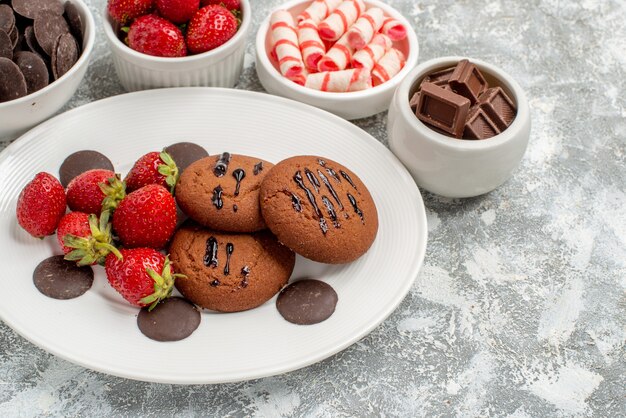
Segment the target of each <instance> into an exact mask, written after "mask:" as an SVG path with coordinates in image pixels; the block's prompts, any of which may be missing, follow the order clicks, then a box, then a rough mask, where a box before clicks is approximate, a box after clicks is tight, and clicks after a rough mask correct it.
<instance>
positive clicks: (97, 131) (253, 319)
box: [0, 88, 427, 384]
mask: <svg viewBox="0 0 626 418" xmlns="http://www.w3.org/2000/svg"><path fill="white" fill-rule="evenodd" d="M179 141H191V142H195V143H198V144H201V145H203V146H204V147H205V148H206V149H207V151H208V152H209V153H210V154H216V153H220V152H223V151H229V152H234V153H240V154H248V155H254V156H258V157H260V158H264V159H266V160H269V161H273V162H278V161H280V160H281V159H283V158H286V157H290V156H293V155H298V154H315V155H320V156H324V157H328V158H330V159H334V160H336V161H338V162H341V163H343V164H344V165H346V166H347V167H349V168H350V169H351V170H353V171H354V172H355V173H357V174H358V175H359V176H360V177H361V179H362V180H363V182H364V183H365V184H366V185H367V186H368V188H369V190H370V192H371V194H372V196H373V197H374V200H375V202H376V205H377V207H378V212H379V217H380V226H379V231H378V236H377V238H376V241H375V242H374V244H373V246H372V248H371V249H370V250H369V252H368V253H367V254H366V255H364V256H363V257H361V258H360V259H359V260H357V261H355V262H353V263H351V264H346V265H340V266H331V265H324V264H318V263H313V262H311V261H308V260H305V259H303V258H300V257H299V258H298V260H297V264H296V270H295V271H294V274H293V276H292V279H297V278H301V277H305V276H309V277H317V278H320V279H322V280H324V281H326V282H328V283H329V284H331V285H332V286H333V287H334V288H335V290H336V291H337V294H338V295H339V303H338V304H337V309H336V311H335V313H334V314H333V315H332V316H331V317H330V318H329V319H328V320H326V321H325V322H322V323H320V324H317V325H311V326H298V325H293V324H291V323H289V322H287V321H285V320H284V319H283V318H282V317H281V316H280V314H279V313H278V311H277V310H276V307H275V299H272V300H271V301H269V302H267V303H265V304H264V305H262V306H261V307H259V308H257V309H253V310H251V311H247V312H239V313H234V314H218V313H211V312H204V313H203V314H202V323H201V324H200V326H199V328H198V329H197V330H196V332H194V333H193V335H191V337H189V338H187V339H185V340H183V341H179V342H174V343H160V342H155V341H152V340H150V339H148V338H146V337H145V336H144V335H143V334H141V332H139V329H138V328H137V325H136V318H135V316H136V314H137V310H136V309H135V308H133V307H132V306H130V305H128V304H127V303H126V302H125V301H124V300H123V299H122V298H121V297H120V296H119V295H118V294H117V293H116V292H115V291H114V290H112V289H111V288H110V287H109V285H108V283H107V280H106V277H105V275H104V272H103V269H102V268H101V267H96V268H95V269H94V270H95V272H96V277H95V280H94V285H93V287H92V289H91V290H90V291H88V292H87V293H86V294H84V295H83V296H81V297H79V298H77V299H73V300H67V301H59V300H54V299H50V298H47V297H45V296H43V295H42V294H40V293H39V292H38V291H37V289H36V288H35V287H34V285H33V282H32V274H33V270H34V269H35V267H36V266H37V264H38V263H39V262H40V261H41V260H43V259H44V258H46V257H49V256H50V255H53V254H58V253H59V249H58V248H57V243H56V237H55V236H52V237H48V238H46V239H45V240H37V239H34V238H32V237H30V236H29V235H28V234H27V233H26V232H24V231H23V230H22V229H21V228H20V227H19V225H18V224H17V220H16V217H15V205H16V201H17V197H18V195H19V192H20V190H21V189H22V188H23V187H24V185H25V184H26V183H27V182H29V181H30V180H31V179H32V178H33V176H34V175H35V174H36V173H37V172H39V171H48V172H50V173H52V174H54V175H57V174H58V168H59V166H60V165H61V163H62V162H63V160H64V159H65V157H66V156H67V155H69V154H70V153H72V152H75V151H79V150H82V149H95V150H98V151H100V152H102V153H104V154H105V155H107V156H108V157H109V158H110V159H111V161H113V164H114V165H115V167H116V170H117V171H118V172H122V173H126V172H127V171H128V170H129V169H130V167H131V166H132V164H133V162H134V161H135V160H136V159H137V158H139V157H140V156H141V155H143V154H144V153H147V152H149V151H154V150H160V149H162V148H163V147H165V146H167V145H169V144H172V143H175V142H179ZM0 172H1V173H3V181H2V182H1V183H0V231H1V234H2V235H1V236H0V260H1V262H0V264H1V265H2V266H3V274H1V275H0V287H1V288H2V289H3V297H2V300H1V301H0V318H2V320H4V321H5V322H6V323H7V324H8V325H9V326H10V327H12V328H13V329H14V330H15V331H17V332H18V333H19V334H21V335H22V336H24V337H25V338H27V339H28V340H30V341H31V342H33V343H34V344H36V345H38V346H39V347H41V348H43V349H44V350H46V351H49V352H51V353H53V354H56V355H58V356H59V357H62V358H64V359H66V360H69V361H71V362H74V363H77V364H79V365H82V366H84V367H88V368H90V369H93V370H97V371H100V372H104V373H109V374H112V375H116V376H121V377H126V378H130V379H138V380H145V381H152V382H163V383H184V384H195V383H222V382H231V381H240V380H246V379H253V378H259V377H264V376H270V375H275V374H279V373H284V372H287V371H290V370H295V369H298V368H301V367H304V366H307V365H310V364H313V363H315V362H318V361H320V360H323V359H325V358H327V357H329V356H331V355H333V354H335V353H337V352H338V351H340V350H343V349H344V348H346V347H348V346H349V345H351V344H353V343H354V342H356V341H358V340H359V339H360V338H362V337H363V336H365V335H366V334H367V333H369V332H370V331H371V330H372V329H374V328H375V327H376V326H377V325H378V324H380V323H381V322H382V321H383V320H384V319H385V318H386V317H387V316H388V315H389V314H391V312H393V310H394V309H395V308H396V307H397V306H398V304H399V303H400V302H401V301H402V299H403V298H404V296H405V295H406V293H407V292H408V290H409V288H410V287H411V285H412V283H413V281H414V280H415V278H416V276H417V274H418V272H419V269H420V267H421V265H422V261H423V259H424V252H425V249H426V235H427V228H426V215H425V211H424V204H423V202H422V198H421V195H420V193H419V190H418V189H417V186H416V185H415V183H414V181H413V179H412V178H411V176H410V175H409V173H408V172H407V171H406V170H405V169H404V167H403V166H402V165H401V164H400V163H399V162H398V160H397V159H396V158H395V157H394V156H393V154H392V153H391V152H390V151H389V150H387V149H386V148H385V147H384V146H383V145H382V144H381V143H379V142H378V141H377V140H376V139H374V138H373V137H371V136H370V135H368V134H367V133H365V132H364V131H362V130H361V129H359V128H357V127H356V126H354V125H352V124H350V123H349V122H346V121H344V120H343V119H340V118H338V117H336V116H333V115H331V114H330V113H327V112H324V111H321V110H319V109H316V108H313V107H310V106H307V105H304V104H301V103H297V102H294V101H290V100H286V99H282V98H278V97H275V96H270V95H267V94H260V93H252V92H246V91H240V90H229V89H208V88H184V89H164V90H151V91H144V92H139V93H132V94H125V95H121V96H117V97H112V98H108V99H105V100H101V101H98V102H94V103H90V104H88V105H85V106H82V107H80V108H77V109H74V110H71V111H69V112H67V113H65V114H62V115H60V116H58V117H56V118H54V119H51V120H49V121H48V122H45V123H44V124H42V125H40V126H38V127H37V128H35V129H33V130H31V131H30V132H28V133H26V134H25V135H24V136H22V137H21V138H20V139H19V140H17V141H16V142H14V143H13V144H11V145H10V146H9V147H8V148H7V149H6V150H4V151H3V152H2V154H0Z"/></svg>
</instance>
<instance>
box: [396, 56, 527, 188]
mask: <svg viewBox="0 0 626 418" xmlns="http://www.w3.org/2000/svg"><path fill="white" fill-rule="evenodd" d="M463 60H466V58H464V57H442V58H435V59H432V60H429V61H426V62H424V63H422V64H420V65H418V66H417V67H416V68H415V69H414V70H413V71H411V73H410V74H409V75H407V77H406V78H405V79H404V81H403V82H402V83H401V84H400V86H399V87H398V89H397V90H396V92H395V95H394V98H393V100H392V102H391V106H390V108H389V115H388V123H387V133H388V136H389V146H390V148H391V150H392V151H393V152H394V154H395V155H396V156H397V157H398V158H399V159H400V161H402V163H403V164H404V165H405V166H406V167H407V168H408V170H409V171H410V172H411V174H412V176H413V178H414V179H415V182H416V183H417V184H418V185H419V186H420V187H423V188H424V189H426V190H428V191H430V192H432V193H435V194H438V195H441V196H445V197H452V198H463V197H472V196H478V195H481V194H484V193H488V192H490V191H492V190H494V189H495V188H497V187H498V186H500V185H501V184H502V183H504V182H505V181H507V180H508V179H509V178H510V177H511V175H512V174H513V172H514V171H515V169H516V168H517V166H518V165H519V163H520V161H521V160H522V157H523V156H524V153H525V151H526V147H527V145H528V140H529V137H530V111H529V108H528V101H527V99H526V94H525V93H524V91H523V90H522V88H521V87H520V85H519V84H518V83H517V82H516V81H515V80H514V79H513V78H512V77H511V76H510V75H509V74H507V73H506V72H505V71H503V70H502V69H500V68H498V67H496V66H494V65H492V64H489V63H487V62H484V61H481V60H478V59H471V58H470V59H469V63H470V64H474V66H475V68H474V67H473V66H471V65H467V64H465V63H462V65H461V66H459V68H458V70H457V71H456V74H455V75H454V80H453V81H451V80H450V79H449V78H450V77H451V76H452V73H453V71H449V72H448V73H447V74H446V72H445V71H444V70H447V69H451V68H452V67H456V66H457V64H459V62H461V61H463ZM475 69H477V70H478V71H475ZM481 75H482V77H481ZM429 76H430V78H429ZM464 88H468V89H469V90H471V91H466V92H463V89H464ZM418 90H419V91H420V95H417V96H416V95H415V93H416V92H417V91H418ZM420 96H423V97H420ZM412 99H413V102H412V103H410V102H411V100H412ZM494 100H495V102H494ZM494 104H496V105H497V106H494ZM412 106H413V107H412ZM494 108H495V109H494ZM494 110H495V111H494Z"/></svg>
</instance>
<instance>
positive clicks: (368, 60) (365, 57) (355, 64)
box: [352, 33, 393, 70]
mask: <svg viewBox="0 0 626 418" xmlns="http://www.w3.org/2000/svg"><path fill="white" fill-rule="evenodd" d="M392 45H393V42H392V41H391V39H390V38H389V37H388V36H387V35H383V34H382V33H378V34H376V35H375V36H374V38H372V41H371V42H370V43H369V44H367V45H365V48H362V49H359V50H358V51H357V52H355V53H354V55H353V56H352V68H369V69H370V70H371V69H373V68H374V65H375V64H376V63H377V62H378V61H379V60H380V59H381V58H382V57H383V56H384V55H385V54H386V53H387V51H389V50H390V49H391V47H392Z"/></svg>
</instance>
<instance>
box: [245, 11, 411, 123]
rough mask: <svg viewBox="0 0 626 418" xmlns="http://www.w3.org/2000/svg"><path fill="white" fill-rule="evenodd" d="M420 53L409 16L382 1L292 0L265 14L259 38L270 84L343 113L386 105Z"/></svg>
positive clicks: (260, 63) (261, 70)
mask: <svg viewBox="0 0 626 418" xmlns="http://www.w3.org/2000/svg"><path fill="white" fill-rule="evenodd" d="M359 9H360V10H359ZM329 10H330V12H329ZM342 17H343V18H345V22H346V23H345V24H344V23H343V21H344V20H343V19H342ZM378 27H379V29H377V28H378ZM322 37H324V38H330V39H333V40H330V41H325V40H322V39H321V38H322ZM320 41H321V45H320ZM331 45H332V46H331ZM418 54H419V45H418V42H417V36H416V34H415V31H414V30H413V29H412V28H411V25H410V23H409V22H408V21H407V20H406V19H405V18H404V17H403V16H402V15H401V14H400V13H399V12H398V11H397V10H395V9H394V8H392V7H390V6H388V5H387V4H385V3H383V2H381V1H378V0H367V1H363V0H347V1H345V0H314V1H311V0H305V1H302V0H294V1H290V2H288V3H285V4H283V5H282V6H280V7H279V8H278V9H276V10H275V11H274V12H273V13H271V14H270V16H268V17H267V18H266V19H265V20H264V21H263V23H262V24H261V26H260V28H259V31H258V33H257V37H256V70H257V74H258V76H259V80H260V81H261V84H262V85H263V87H264V88H265V90H267V91H268V92H269V93H272V94H275V95H279V96H284V97H287V98H290V99H293V100H297V101H300V102H303V103H308V104H310V105H313V106H316V107H319V108H321V109H324V110H327V111H329V112H332V113H334V114H336V115H338V116H341V117H342V118H345V119H358V118H364V117H367V116H371V115H374V114H376V113H379V112H382V111H385V110H387V109H388V107H389V103H390V101H391V98H392V97H393V93H394V91H395V89H396V87H397V86H398V85H399V84H400V82H401V81H402V79H403V78H404V77H405V76H406V74H408V72H409V71H410V70H411V69H412V68H413V67H414V66H415V65H416V64H417V57H418Z"/></svg>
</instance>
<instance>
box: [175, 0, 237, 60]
mask: <svg viewBox="0 0 626 418" xmlns="http://www.w3.org/2000/svg"><path fill="white" fill-rule="evenodd" d="M235 33H237V19H235V16H234V15H233V14H232V13H231V12H230V11H228V9H226V8H225V7H223V6H218V5H214V4H213V5H210V6H206V7H203V8H202V9H200V10H198V11H197V12H196V14H195V15H193V17H192V18H191V20H190V21H189V26H188V27H187V48H189V52H191V53H192V54H199V53H201V52H206V51H210V50H211V49H214V48H217V47H218V46H220V45H222V44H223V43H225V42H226V41H228V40H229V39H230V38H232V37H233V36H234V35H235Z"/></svg>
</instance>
